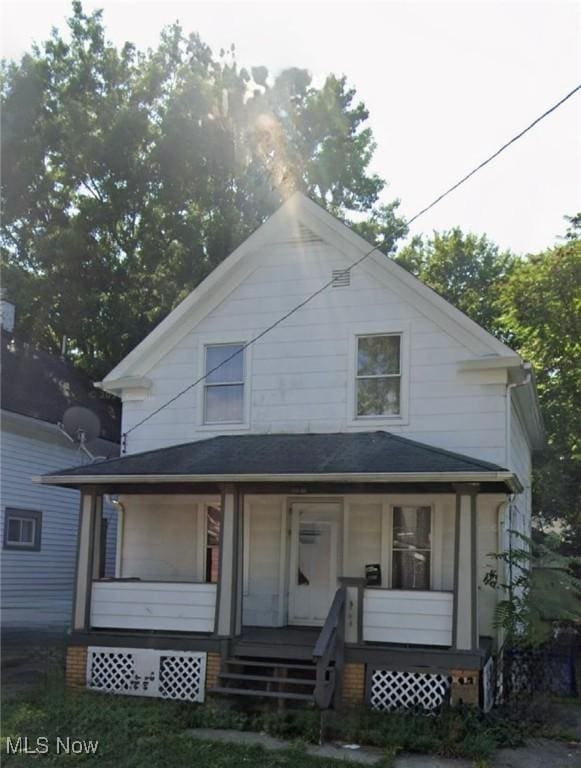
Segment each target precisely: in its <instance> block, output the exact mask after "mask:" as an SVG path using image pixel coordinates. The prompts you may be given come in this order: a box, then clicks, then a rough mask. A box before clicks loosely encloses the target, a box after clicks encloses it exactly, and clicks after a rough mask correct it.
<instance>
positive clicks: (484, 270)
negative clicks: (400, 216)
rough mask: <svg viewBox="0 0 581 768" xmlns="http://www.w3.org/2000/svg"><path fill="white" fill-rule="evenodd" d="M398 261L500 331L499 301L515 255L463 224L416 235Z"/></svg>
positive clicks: (464, 310) (466, 310)
mask: <svg viewBox="0 0 581 768" xmlns="http://www.w3.org/2000/svg"><path fill="white" fill-rule="evenodd" d="M396 261H397V262H398V264H400V265H401V266H402V267H405V268H406V269H407V270H408V271H409V272H411V273H412V274H414V275H415V276H416V277H419V279H420V280H422V282H424V283H426V284H427V285H429V286H430V288H433V289H434V290H435V291H436V292H437V293H439V294H440V296H443V297H444V298H445V299H447V300H448V301H449V302H451V303H452V304H454V306H455V307H458V309H460V310H462V312H465V313H466V314H467V315H468V317H470V318H472V320H474V321H476V322H477V323H479V324H480V325H482V326H483V327H484V328H486V329H487V330H488V331H490V332H491V333H495V332H496V333H498V332H499V326H498V322H497V320H498V300H499V297H500V293H501V290H502V286H503V284H504V281H505V278H506V277H507V275H509V274H510V272H511V270H512V268H513V266H514V264H515V263H516V259H515V257H514V256H513V255H512V254H511V253H509V252H508V251H501V250H500V249H499V248H498V246H497V245H495V243H493V242H492V241H491V240H489V239H488V238H487V237H486V235H474V234H471V233H464V232H462V230H461V229H460V228H459V227H454V228H453V229H451V230H449V231H447V232H434V234H433V237H432V238H425V237H414V238H413V239H412V240H411V242H410V243H409V245H407V246H405V247H404V248H402V249H401V250H400V251H399V252H398V254H397V256H396Z"/></svg>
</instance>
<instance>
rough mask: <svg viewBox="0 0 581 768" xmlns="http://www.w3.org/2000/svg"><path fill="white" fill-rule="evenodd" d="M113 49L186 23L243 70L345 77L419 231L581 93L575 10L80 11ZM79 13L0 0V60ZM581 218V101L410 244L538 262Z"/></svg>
mask: <svg viewBox="0 0 581 768" xmlns="http://www.w3.org/2000/svg"><path fill="white" fill-rule="evenodd" d="M84 7H85V10H93V9H95V8H103V10H104V21H105V24H106V27H107V30H108V34H109V37H110V38H111V39H112V40H113V41H114V42H116V43H118V44H122V43H123V42H124V41H125V40H131V41H132V42H134V43H135V44H136V45H137V46H138V47H142V48H146V47H149V46H152V47H153V46H155V45H156V43H157V40H158V37H159V32H160V30H161V28H162V27H163V26H164V25H166V24H170V23H172V22H174V21H176V20H179V21H180V22H181V24H182V26H183V27H184V31H185V32H191V31H196V32H198V33H199V34H200V36H201V38H202V39H203V40H204V41H205V42H206V43H208V44H209V45H210V46H211V47H212V49H213V50H214V51H215V52H216V53H217V52H218V50H219V49H220V48H227V47H229V46H230V44H231V43H234V44H235V45H236V58H237V60H238V63H239V64H240V66H246V67H250V66H256V65H264V66H266V67H267V68H268V69H269V72H270V73H272V74H276V73H277V72H279V71H281V70H283V69H285V68H286V67H291V66H297V67H302V68H305V69H308V70H309V71H310V72H311V73H312V75H313V78H314V81H315V82H316V83H321V82H322V81H323V80H324V78H325V76H326V75H327V74H328V73H331V72H333V73H335V74H337V75H340V74H345V75H346V76H347V78H348V81H349V83H350V85H352V86H353V87H355V89H356V91H357V95H358V97H359V98H360V99H361V100H363V101H364V102H365V104H366V106H367V107H368V109H369V112H370V119H369V124H370V126H371V128H372V130H373V133H374V136H375V140H376V142H377V150H376V153H375V156H374V160H373V165H372V169H373V170H374V171H375V172H377V173H379V174H380V175H381V176H382V177H383V178H385V179H387V181H388V183H389V185H388V187H387V188H386V190H385V191H384V193H383V201H385V202H388V201H390V200H392V199H394V198H399V199H400V200H401V208H400V211H401V212H402V213H403V214H404V215H405V216H406V217H407V218H410V217H411V216H413V215H414V214H415V213H417V211H418V210H420V209H421V208H423V207H424V206H425V205H426V204H427V203H429V202H430V201H431V200H433V199H434V198H435V197H436V196H437V195H438V194H439V193H440V192H442V191H443V190H444V189H446V188H447V187H448V186H450V185H451V184H453V183H454V182H455V181H457V180H458V179H459V178H460V177H461V176H463V175H464V174H465V173H466V172H467V171H469V170H471V169H472V168H473V167H474V166H476V165H478V163H480V162H481V161H482V160H483V159H485V158H486V157H487V156H488V155H489V154H491V153H492V152H494V151H495V150H496V149H497V148H498V147H499V146H500V145H502V144H503V143H504V142H505V141H507V140H508V139H510V138H511V137H512V136H513V135H515V134H516V133H518V132H519V131H520V130H522V129H523V128H524V127H525V126H526V125H528V124H529V123H530V122H532V120H534V119H535V118H536V117H537V116H538V115H539V114H541V113H542V112H544V111H545V110H546V109H547V108H548V107H550V106H552V105H553V104H554V103H555V102H557V101H558V100H559V99H560V98H561V97H562V96H564V95H565V94H566V93H568V92H569V91H570V90H572V89H573V88H574V87H575V86H576V85H578V84H579V83H581V57H580V52H581V4H580V3H578V2H568V1H565V0H552V1H551V2H534V1H531V0H529V2H519V1H518V0H512V1H506V0H504V1H503V2H472V1H471V0H463V1H462V2H460V1H457V2H453V3H451V2H436V1H435V0H434V1H433V2H413V1H411V0H407V1H406V2H391V1H390V0H385V1H384V2H373V3H368V2H357V3H355V2H339V1H337V0H335V1H334V2H300V1H298V0H294V2H283V1H282V0H281V1H280V2H278V1H277V0H270V2H269V3H248V2H242V1H241V2H232V1H230V2H221V1H220V0H215V1H214V2H212V3H208V2H197V1H196V0H188V2H175V0H168V1H167V2H160V1H158V2H151V1H149V0H140V2H138V3H137V2H131V1H130V0H101V2H94V1H93V0H85V2H84ZM69 9H70V4H69V3H68V2H64V1H61V0H18V2H14V0H4V1H3V3H2V56H3V57H4V58H8V59H10V58H19V57H20V56H21V55H22V54H23V53H24V52H25V51H27V50H28V49H29V48H30V46H31V44H32V42H33V41H42V40H44V39H46V37H47V36H48V34H49V33H50V30H51V28H52V27H58V28H64V26H65V22H64V20H65V18H66V16H67V14H68V13H69ZM579 210H581V92H578V94H577V95H576V96H575V97H573V98H572V99H571V100H569V101H568V102H567V103H566V104H565V105H563V106H562V107H561V108H560V109H559V110H558V111H557V112H555V113H554V114H552V115H551V116H549V117H548V118H547V119H546V120H544V121H543V122H542V123H540V124H539V125H538V126H537V127H536V128H534V129H533V130H532V131H531V132H530V133H528V134H527V135H526V136H525V137H524V138H523V139H522V140H521V141H520V142H518V143H517V144H516V145H514V146H513V147H512V148H510V149H509V150H508V151H507V152H506V153H505V154H503V155H502V156H501V157H499V158H498V159H497V160H496V161H494V163H492V164H491V165H489V166H488V167H487V168H485V169H484V170H483V171H481V172H480V173H478V174H477V175H476V176H475V177H474V178H473V179H472V180H471V181H469V182H468V183H467V184H466V185H464V186H463V187H462V188H461V189H459V190H458V191H457V192H455V193H453V194H452V195H451V196H449V197H448V198H447V199H446V200H444V201H443V202H442V203H440V204H439V205H437V206H436V207H435V208H434V209H433V210H432V211H430V212H429V213H428V214H426V215H425V216H422V217H421V218H420V219H419V220H418V221H417V222H416V223H415V224H414V226H413V228H412V233H413V234H419V233H425V234H431V232H432V231H433V230H439V231H441V230H445V229H450V228H451V227H454V226H460V227H461V228H462V229H464V230H466V231H472V232H476V233H479V234H480V233H485V234H487V235H488V236H489V237H490V238H491V239H493V240H494V241H495V242H497V243H498V244H499V245H500V246H501V247H502V248H510V249H511V250H513V251H515V252H517V253H522V254H525V253H531V252H536V251H540V250H542V249H544V248H545V247H547V246H550V245H553V244H554V243H555V242H556V241H557V238H558V236H559V235H562V234H563V233H564V230H565V227H566V224H565V222H564V219H563V216H564V215H566V214H573V213H575V212H577V211H579Z"/></svg>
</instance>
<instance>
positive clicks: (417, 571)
mask: <svg viewBox="0 0 581 768" xmlns="http://www.w3.org/2000/svg"><path fill="white" fill-rule="evenodd" d="M391 586H392V588H393V589H425V590H429V589H430V553H429V552H426V551H425V550H423V551H421V550H413V549H411V550H397V549H395V550H394V551H393V568H392V577H391Z"/></svg>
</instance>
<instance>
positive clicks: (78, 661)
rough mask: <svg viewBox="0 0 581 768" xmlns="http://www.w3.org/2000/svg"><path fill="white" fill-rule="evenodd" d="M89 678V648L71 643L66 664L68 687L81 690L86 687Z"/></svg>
mask: <svg viewBox="0 0 581 768" xmlns="http://www.w3.org/2000/svg"><path fill="white" fill-rule="evenodd" d="M86 680H87V649H86V647H85V646H82V645H69V647H68V648H67V655H66V665H65V682H66V686H67V688H73V689H76V690H80V689H81V688H85V687H86Z"/></svg>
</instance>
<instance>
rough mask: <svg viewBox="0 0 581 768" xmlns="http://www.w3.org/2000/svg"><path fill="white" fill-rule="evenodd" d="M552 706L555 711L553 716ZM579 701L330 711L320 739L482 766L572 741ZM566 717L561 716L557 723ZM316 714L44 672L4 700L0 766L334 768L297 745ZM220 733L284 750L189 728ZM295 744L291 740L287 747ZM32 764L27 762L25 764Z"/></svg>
mask: <svg viewBox="0 0 581 768" xmlns="http://www.w3.org/2000/svg"><path fill="white" fill-rule="evenodd" d="M555 705H556V706H557V709H556V710H555ZM580 709H581V707H579V704H578V700H575V701H574V702H565V701H563V700H561V701H560V702H559V703H556V702H551V701H550V700H548V698H547V697H544V698H542V699H540V700H536V701H535V702H532V701H522V702H520V703H517V702H515V703H514V704H513V705H511V706H510V707H503V708H500V709H496V710H494V711H493V712H492V713H490V714H489V715H487V716H485V715H483V714H482V713H481V712H479V711H478V710H476V709H474V708H451V709H447V710H444V712H443V713H442V714H441V715H439V716H426V715H425V714H424V715H421V714H416V715H414V714H397V713H393V714H385V713H379V712H371V711H369V710H367V709H355V710H349V711H345V712H340V713H329V715H328V717H327V718H326V733H327V735H328V737H329V738H330V739H332V740H333V739H336V740H342V741H346V742H355V743H359V744H367V745H373V746H375V747H378V748H380V749H381V750H383V751H384V753H385V763H384V764H385V765H386V766H389V765H391V764H392V760H393V757H394V756H395V755H397V754H398V753H400V752H419V753H424V754H432V755H438V756H441V757H464V758H468V759H471V760H473V761H476V763H477V764H480V765H483V764H485V761H487V760H490V759H491V757H492V756H493V755H494V752H495V751H496V749H498V748H499V747H517V746H521V745H522V744H524V742H525V741H526V739H527V738H529V737H531V736H537V737H538V736H546V737H548V738H565V739H569V738H571V734H570V733H567V731H568V730H569V726H570V723H567V719H568V717H569V718H570V717H571V716H572V715H574V716H575V717H573V719H572V720H571V723H573V725H575V723H577V725H579V726H581V723H580V722H579V718H578V717H577V715H578V714H579V712H580ZM565 715H567V717H565ZM319 726H320V718H319V714H318V713H317V712H316V711H313V710H312V709H302V710H287V711H285V712H282V713H279V712H278V711H277V710H276V708H273V707H272V706H270V707H265V708H263V709H254V710H248V709H247V710H246V711H240V710H238V709H229V708H226V707H223V706H219V705H217V704H216V703H209V704H207V705H193V704H185V703H178V702H172V701H160V700H158V699H146V698H138V697H135V698H133V697H124V696H114V695H103V694H98V693H91V692H88V691H84V692H79V693H75V692H71V691H67V690H65V689H64V686H63V681H62V675H53V676H52V677H51V678H49V679H48V680H47V681H46V682H45V683H44V684H41V685H40V686H38V687H37V688H36V689H26V690H24V691H21V692H20V693H18V694H17V695H16V697H14V698H12V699H11V700H8V701H6V702H5V703H4V706H3V709H2V737H3V738H2V743H1V757H2V765H7V766H27V768H30V766H31V765H35V764H37V763H40V764H42V765H45V764H46V765H50V764H54V763H58V764H59V765H65V766H76V765H98V766H112V767H113V766H114V767H115V768H132V767H133V766H135V768H142V766H145V767H146V768H161V767H162V766H167V767H168V768H177V767H181V766H192V768H230V766H232V768H243V766H249V768H250V767H252V768H253V767H254V766H256V768H267V767H268V768H286V766H288V767H289V768H291V766H292V768H332V767H333V768H337V766H339V765H342V766H345V763H344V762H337V761H334V760H324V759H321V758H316V757H311V756H309V755H307V754H305V751H304V744H305V743H306V742H311V743H313V742H316V741H317V739H318V735H319ZM196 727H202V728H228V729H234V730H239V731H265V732H267V733H269V734H271V735H272V736H277V737H281V738H285V739H288V740H289V749H288V750H286V751H284V752H266V751H264V750H263V749H262V748H260V747H249V746H246V745H231V744H219V743H210V742H207V743H206V742H199V741H195V740H194V739H192V738H190V737H189V736H188V735H187V734H186V733H185V731H186V729H188V728H196ZM18 737H27V738H28V748H29V749H30V750H34V749H35V748H36V747H37V746H38V745H37V739H38V738H39V737H44V738H45V739H46V742H40V746H41V748H43V747H44V745H45V743H46V744H47V745H48V747H49V749H48V751H47V752H46V754H35V755H31V754H7V742H6V738H10V740H11V743H12V744H15V743H16V740H17V739H18ZM59 737H60V739H62V740H63V741H64V740H66V738H67V737H70V738H71V739H72V740H75V741H77V742H82V741H86V742H93V743H94V742H98V747H97V749H96V751H95V752H94V753H89V754H65V753H64V752H63V751H62V749H61V753H60V754H58V753H57V751H56V745H57V739H58V738H59ZM293 740H294V741H293ZM31 761H33V762H31Z"/></svg>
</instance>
